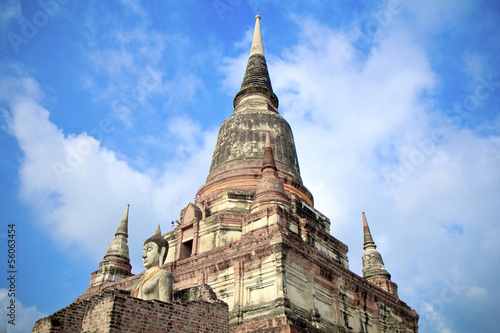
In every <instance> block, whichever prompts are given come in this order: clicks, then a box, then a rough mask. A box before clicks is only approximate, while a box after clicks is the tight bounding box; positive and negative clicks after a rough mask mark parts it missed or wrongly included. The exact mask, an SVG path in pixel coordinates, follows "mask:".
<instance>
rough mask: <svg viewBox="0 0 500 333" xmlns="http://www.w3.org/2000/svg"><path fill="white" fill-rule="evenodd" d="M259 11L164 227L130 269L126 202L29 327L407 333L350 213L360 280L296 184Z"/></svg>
mask: <svg viewBox="0 0 500 333" xmlns="http://www.w3.org/2000/svg"><path fill="white" fill-rule="evenodd" d="M278 104H279V103H278V97H277V96H276V94H275V93H274V91H273V88H272V85H271V80H270V76H269V72H268V68H267V64H266V58H265V55H264V47H263V43H262V36H261V30H260V16H258V15H257V17H256V20H255V29H254V35H253V40H252V46H251V49H250V55H249V58H248V63H247V67H246V69H245V73H244V75H243V82H242V84H241V88H240V91H239V92H238V93H237V94H236V96H235V97H234V100H233V106H234V113H233V114H232V115H231V116H230V117H228V118H227V119H226V120H225V121H224V123H223V124H222V125H221V128H220V131H219V134H218V137H217V142H216V144H215V148H214V153H213V157H212V162H211V165H210V169H209V173H208V176H207V178H206V182H205V184H203V185H202V186H201V187H200V188H199V189H198V191H197V192H196V193H195V195H193V196H194V197H195V200H194V202H190V203H188V204H187V206H186V207H185V208H184V209H182V210H181V212H180V218H179V222H178V223H177V226H176V228H175V229H174V230H172V231H170V232H168V233H165V234H163V235H162V234H161V231H160V228H159V227H158V229H157V231H156V233H155V235H154V236H152V237H151V238H149V239H147V240H146V241H145V242H144V250H143V262H144V266H145V268H146V270H145V271H144V272H142V273H140V274H137V275H133V274H132V273H131V265H130V259H129V252H128V246H127V238H128V232H127V228H128V209H129V208H128V206H127V208H126V211H125V215H124V217H123V219H122V221H121V223H120V225H119V228H118V230H117V232H116V234H115V237H114V239H113V241H112V243H111V244H110V245H109V247H108V249H107V252H106V254H105V255H104V258H103V260H102V261H101V262H100V263H99V268H98V269H97V270H96V271H95V272H92V273H91V278H90V284H89V287H88V289H87V290H85V291H84V292H83V294H82V295H81V296H80V297H78V298H77V299H76V300H75V301H74V302H73V303H72V304H71V305H69V306H68V307H66V308H64V309H62V310H59V311H57V312H56V313H54V314H52V315H51V316H49V317H46V318H42V319H40V320H39V321H38V322H37V323H36V324H35V327H34V328H33V332H43V333H45V332H72V333H73V332H231V333H250V332H268V333H271V332H273V333H277V332H294V333H299V332H312V333H326V332H329V333H330V332H334V333H335V332H337V333H360V332H362V333H416V332H418V314H417V313H416V312H415V311H414V310H413V309H411V308H410V307H409V306H408V305H406V304H405V303H404V302H403V301H402V300H400V299H399V297H398V289H397V285H396V283H394V282H393V281H391V275H390V274H389V272H388V271H387V269H386V267H385V265H384V262H383V260H382V256H381V254H380V253H379V252H378V251H377V250H376V245H375V242H374V240H373V237H372V234H371V231H370V229H369V227H368V222H367V219H366V215H365V214H364V213H363V214H362V224H363V235H364V243H363V249H364V253H363V255H362V264H363V270H362V272H363V274H362V275H363V276H359V275H357V274H355V273H354V272H352V271H351V270H350V269H349V260H348V256H347V252H348V247H347V245H346V244H344V243H342V242H341V241H340V240H338V239H337V238H335V237H334V235H332V234H331V233H330V224H331V221H330V219H329V218H328V217H326V216H325V215H323V214H322V213H321V212H319V211H318V210H317V209H316V208H315V207H314V198H313V195H312V193H311V192H310V191H309V190H308V189H307V188H306V186H305V185H304V184H303V182H302V178H301V175H300V169H299V163H298V157H297V153H296V149H295V141H294V138H293V134H292V130H291V128H290V125H289V124H288V122H287V121H286V120H285V119H284V118H283V117H281V115H280V114H279V112H278Z"/></svg>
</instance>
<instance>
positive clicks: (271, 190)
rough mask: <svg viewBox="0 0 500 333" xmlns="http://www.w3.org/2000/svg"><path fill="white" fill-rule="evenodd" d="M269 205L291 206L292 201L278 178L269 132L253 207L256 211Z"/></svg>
mask: <svg viewBox="0 0 500 333" xmlns="http://www.w3.org/2000/svg"><path fill="white" fill-rule="evenodd" d="M269 203H279V204H282V205H286V206H288V205H290V199H289V198H288V196H287V195H286V192H285V188H284V187H283V182H282V181H281V179H280V178H279V177H278V168H276V163H275V161H274V154H273V149H272V147H271V136H270V134H269V131H267V132H266V143H265V146H264V157H263V158H262V168H261V170H260V180H259V182H258V183H257V188H256V189H255V195H254V197H253V203H252V207H253V209H254V210H255V209H258V207H259V206H260V205H261V204H269Z"/></svg>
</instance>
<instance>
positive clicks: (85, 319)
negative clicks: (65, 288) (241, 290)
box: [32, 291, 229, 333]
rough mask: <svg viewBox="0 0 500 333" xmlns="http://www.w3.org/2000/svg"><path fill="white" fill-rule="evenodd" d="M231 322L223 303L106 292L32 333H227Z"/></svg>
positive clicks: (62, 312) (43, 322)
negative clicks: (181, 300)
mask: <svg viewBox="0 0 500 333" xmlns="http://www.w3.org/2000/svg"><path fill="white" fill-rule="evenodd" d="M228 321H229V311H228V307H227V304H226V303H224V302H222V301H214V302H207V301H202V300H198V301H187V302H171V303H167V302H161V301H156V300H155V301H144V300H141V299H138V298H134V297H131V296H128V292H123V291H105V292H102V293H101V294H99V295H95V296H92V297H91V298H90V299H89V300H80V301H75V302H74V303H73V304H71V305H69V306H67V307H66V308H64V309H62V310H59V311H57V312H56V313H54V314H52V315H50V316H48V317H45V318H42V319H40V320H38V321H37V322H36V324H35V326H34V327H33V330H32V332H36V333H76V332H106V333H108V332H109V333H119V332H123V333H141V332H144V333H146V332H148V333H152V332H186V333H204V332H207V333H209V332H210V333H227V332H229V328H228Z"/></svg>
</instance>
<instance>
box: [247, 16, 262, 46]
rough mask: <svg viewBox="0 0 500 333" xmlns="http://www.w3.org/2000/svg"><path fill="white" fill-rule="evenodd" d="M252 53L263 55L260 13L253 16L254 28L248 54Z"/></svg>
mask: <svg viewBox="0 0 500 333" xmlns="http://www.w3.org/2000/svg"><path fill="white" fill-rule="evenodd" d="M253 54H261V55H264V44H263V43H262V34H261V33H260V15H257V16H255V28H254V30H253V39H252V48H251V49H250V56H252V55H253Z"/></svg>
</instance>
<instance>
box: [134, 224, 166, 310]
mask: <svg viewBox="0 0 500 333" xmlns="http://www.w3.org/2000/svg"><path fill="white" fill-rule="evenodd" d="M167 254H168V242H167V240H166V239H165V238H163V237H162V236H161V231H160V225H159V224H158V228H156V232H155V234H154V235H153V236H151V237H149V238H148V239H146V241H144V249H143V250H142V261H143V263H144V267H146V272H145V274H144V275H143V278H141V279H139V280H137V282H136V283H135V284H134V285H133V286H132V296H134V297H138V298H141V299H145V300H152V299H157V300H160V301H164V302H170V301H171V300H172V285H173V277H172V273H170V272H167V271H165V270H163V269H161V267H162V266H163V263H164V262H165V259H166V258H167Z"/></svg>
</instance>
